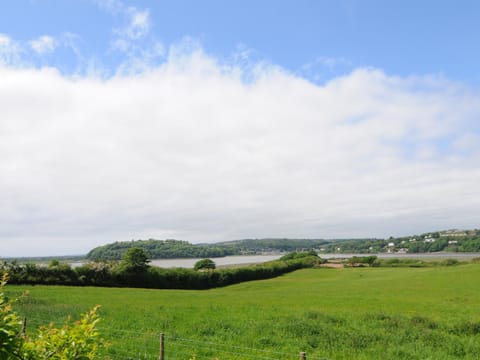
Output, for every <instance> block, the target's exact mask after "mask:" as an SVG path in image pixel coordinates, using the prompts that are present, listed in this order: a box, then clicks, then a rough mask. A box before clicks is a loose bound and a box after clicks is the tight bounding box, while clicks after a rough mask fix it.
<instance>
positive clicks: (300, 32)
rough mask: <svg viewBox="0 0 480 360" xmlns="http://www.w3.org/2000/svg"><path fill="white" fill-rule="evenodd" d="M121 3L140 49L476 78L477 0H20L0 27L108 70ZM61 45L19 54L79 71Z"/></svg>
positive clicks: (300, 69)
mask: <svg viewBox="0 0 480 360" xmlns="http://www.w3.org/2000/svg"><path fill="white" fill-rule="evenodd" d="M102 4H103V5H102ZM119 4H122V5H119ZM128 7H134V8H135V9H137V10H138V11H139V12H141V11H146V12H147V14H148V19H147V20H148V25H149V29H148V31H146V33H145V34H144V36H141V37H139V39H137V40H138V42H137V46H140V47H141V48H142V50H145V49H146V48H149V47H151V46H153V44H154V43H157V42H158V43H161V44H163V46H165V47H167V48H168V47H169V46H170V45H172V44H175V43H177V42H179V41H181V39H183V38H184V37H187V36H188V37H191V38H193V39H195V40H196V41H198V42H199V43H200V44H201V46H202V47H203V48H204V50H205V51H206V52H208V53H209V54H212V55H213V56H215V57H217V58H220V59H225V60H229V59H231V57H232V56H233V54H235V53H237V52H238V51H239V49H243V50H249V54H250V57H251V58H253V59H254V60H255V61H259V60H264V61H268V62H271V63H274V64H277V65H279V66H282V67H284V68H285V69H288V70H289V71H292V72H294V73H298V74H302V75H303V76H306V77H308V78H309V79H311V80H314V81H325V80H328V79H329V78H331V77H332V76H335V75H338V74H339V73H347V72H350V71H351V70H352V69H354V68H356V67H375V68H379V69H383V70H384V71H385V72H387V73H389V74H394V75H400V76H409V75H425V74H435V75H437V74H443V75H445V76H446V77H448V78H449V79H452V80H456V81H461V82H464V83H466V84H468V85H471V86H475V87H477V86H478V85H479V81H480V75H478V71H476V70H477V68H476V67H477V64H478V63H479V60H480V57H479V50H478V46H476V42H477V38H478V34H479V32H480V23H479V21H478V16H479V15H478V14H479V13H480V4H478V2H476V1H459V2H453V1H421V2H418V1H389V2H385V1H353V0H348V1H305V0H303V1H295V2H293V1H260V2H258V1H241V2H225V1H219V0H217V1H212V0H209V1H201V2H199V1H184V0H181V1H155V2H152V1H134V2H132V1H130V2H129V1H124V2H122V3H120V2H117V1H100V0H99V1H95V0H90V1H88V0H79V1H50V0H44V1H40V0H30V1H21V0H20V1H15V2H7V3H5V4H3V5H2V11H1V12H0V33H3V34H6V35H8V36H10V37H11V38H12V39H14V40H17V41H19V42H23V43H27V42H28V41H31V40H32V39H34V38H36V37H38V36H40V35H47V36H51V37H53V38H62V37H64V36H65V34H71V35H73V36H75V38H74V39H72V40H71V41H74V42H75V45H76V47H77V50H78V52H79V53H80V54H81V56H82V60H83V61H89V60H90V61H95V62H96V64H97V65H98V66H102V67H104V68H106V69H108V70H109V71H114V70H115V69H116V67H117V66H118V64H119V63H120V62H122V60H123V59H124V56H126V55H125V54H123V53H122V52H121V51H118V49H117V50H115V49H112V44H111V43H112V40H113V39H114V38H115V37H116V35H115V29H117V30H119V29H122V28H125V27H127V26H128V23H129V22H130V21H131V17H130V14H129V13H128V11H127V9H128ZM68 50H69V51H65V49H63V51H62V47H61V46H58V47H57V50H56V51H55V52H53V53H50V54H48V55H47V54H44V55H43V56H40V57H38V56H33V54H30V55H31V56H28V55H26V54H25V57H27V58H30V60H32V61H33V62H35V63H36V64H39V65H45V64H48V65H52V64H53V65H55V66H57V67H59V68H61V69H62V70H63V71H64V72H66V73H68V72H72V71H78V70H79V64H78V62H79V59H78V56H73V55H74V54H72V53H71V49H68ZM163 60H164V59H162V58H157V59H155V61H158V62H161V61H163Z"/></svg>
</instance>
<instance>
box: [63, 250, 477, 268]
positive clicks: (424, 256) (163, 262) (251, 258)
mask: <svg viewBox="0 0 480 360" xmlns="http://www.w3.org/2000/svg"><path fill="white" fill-rule="evenodd" d="M282 255H284V254H276V255H242V256H225V257H221V258H212V260H213V261H214V262H215V264H216V265H217V267H218V266H231V265H245V264H260V263H264V262H267V261H272V260H277V259H279V258H280V257H282ZM372 255H373V256H377V257H378V258H379V259H393V258H398V259H421V260H428V259H430V260H442V259H457V260H471V259H473V258H480V253H459V252H458V253H443V252H439V253H416V254H408V253H407V254H387V253H380V254H319V256H320V257H321V258H323V259H334V258H342V259H346V258H351V257H353V256H358V257H360V256H372ZM198 260H201V258H194V259H156V260H152V261H151V262H150V264H151V265H153V266H159V267H163V268H175V267H182V268H193V265H195V263H196V262H197V261H198ZM83 264H84V262H81V261H75V262H72V263H71V265H72V267H77V266H81V265H83Z"/></svg>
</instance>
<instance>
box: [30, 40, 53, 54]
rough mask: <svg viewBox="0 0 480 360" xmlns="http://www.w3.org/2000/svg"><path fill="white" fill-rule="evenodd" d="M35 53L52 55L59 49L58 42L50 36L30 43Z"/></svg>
mask: <svg viewBox="0 0 480 360" xmlns="http://www.w3.org/2000/svg"><path fill="white" fill-rule="evenodd" d="M29 44H30V47H31V48H32V50H33V51H35V52H36V53H38V54H40V55H44V54H47V53H51V52H53V51H54V50H55V48H56V47H57V41H56V40H55V39H54V38H53V37H51V36H48V35H43V36H40V37H38V38H37V39H35V40H31V41H30V42H29Z"/></svg>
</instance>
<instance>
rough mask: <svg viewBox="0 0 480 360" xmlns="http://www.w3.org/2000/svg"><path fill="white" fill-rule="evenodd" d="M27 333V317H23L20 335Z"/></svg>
mask: <svg viewBox="0 0 480 360" xmlns="http://www.w3.org/2000/svg"><path fill="white" fill-rule="evenodd" d="M26 333H27V318H26V317H25V318H23V323H22V336H25V334H26Z"/></svg>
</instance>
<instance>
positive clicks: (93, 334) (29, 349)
mask: <svg viewBox="0 0 480 360" xmlns="http://www.w3.org/2000/svg"><path fill="white" fill-rule="evenodd" d="M6 283H7V274H6V273H5V274H3V277H2V280H1V283H0V359H2V360H13V359H22V360H46V359H52V360H93V359H98V358H99V352H100V350H101V349H102V348H103V347H104V345H105V344H104V342H103V340H102V339H101V338H100V337H99V333H98V331H97V329H96V326H97V323H98V322H99V320H100V318H99V316H98V314H97V311H98V308H99V306H98V305H97V306H95V307H94V308H93V309H92V310H90V311H89V312H87V313H86V314H84V315H82V317H81V319H80V321H77V322H76V323H75V324H74V325H70V324H69V323H68V322H66V323H65V324H64V326H63V327H61V328H60V329H57V328H55V327H54V326H53V324H50V325H48V326H44V327H41V328H40V329H39V331H38V334H37V336H36V337H35V338H32V337H29V336H26V335H25V334H23V333H22V328H21V326H22V322H21V321H20V317H19V316H18V315H17V313H16V312H15V311H14V310H13V304H14V301H13V300H10V299H8V298H7V297H6V296H5V293H4V292H3V289H4V287H5V285H6Z"/></svg>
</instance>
